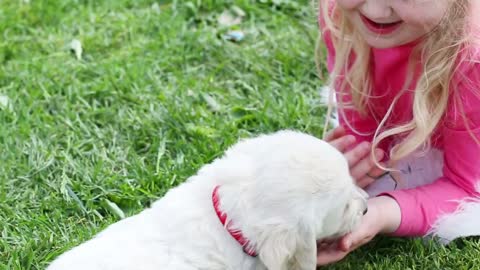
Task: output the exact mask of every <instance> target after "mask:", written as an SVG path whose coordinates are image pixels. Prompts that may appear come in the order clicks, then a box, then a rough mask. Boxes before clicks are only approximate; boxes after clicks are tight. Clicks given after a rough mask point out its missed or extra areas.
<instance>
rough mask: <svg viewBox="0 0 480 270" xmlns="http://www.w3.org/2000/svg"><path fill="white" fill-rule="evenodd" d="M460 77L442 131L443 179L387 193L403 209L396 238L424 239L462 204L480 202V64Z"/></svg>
mask: <svg viewBox="0 0 480 270" xmlns="http://www.w3.org/2000/svg"><path fill="white" fill-rule="evenodd" d="M460 74H462V76H457V78H456V81H457V82H459V83H458V84H457V88H455V89H454V91H453V93H454V94H452V96H451V99H450V100H451V101H450V102H449V105H448V109H447V112H446V116H445V121H444V123H443V126H442V127H441V128H442V130H441V131H440V132H441V133H442V135H443V150H444V168H443V177H441V178H440V179H438V180H437V181H435V182H434V183H432V184H430V185H426V186H422V187H418V188H415V189H411V190H398V191H393V192H388V193H387V194H388V195H389V196H391V197H392V198H394V199H395V200H396V201H397V203H398V204H399V206H400V208H401V213H402V217H401V223H400V227H399V228H398V230H397V231H396V232H395V234H396V235H403V236H418V235H425V234H427V233H428V232H429V231H430V230H431V229H432V226H434V224H435V222H436V221H437V219H438V218H439V217H441V216H442V215H444V214H449V213H453V212H455V211H456V210H457V207H458V206H459V202H460V201H462V200H465V199H467V198H472V197H475V198H480V197H479V196H480V194H479V192H480V64H476V65H474V66H473V67H469V71H468V72H462V73H460ZM452 85H454V84H452ZM465 121H466V122H465Z"/></svg>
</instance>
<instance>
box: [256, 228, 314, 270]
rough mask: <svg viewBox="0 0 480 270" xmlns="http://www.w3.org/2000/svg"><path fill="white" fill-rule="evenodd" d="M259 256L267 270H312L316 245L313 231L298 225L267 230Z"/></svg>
mask: <svg viewBox="0 0 480 270" xmlns="http://www.w3.org/2000/svg"><path fill="white" fill-rule="evenodd" d="M259 256H260V260H261V261H262V262H263V264H264V265H265V267H266V268H267V269H269V270H314V269H315V268H316V265H317V243H316V240H315V235H314V232H313V229H311V228H308V227H307V226H304V225H300V226H298V227H295V228H288V229H287V228H274V229H272V230H269V231H268V234H267V236H266V238H265V239H264V240H263V241H262V244H261V248H260V252H259Z"/></svg>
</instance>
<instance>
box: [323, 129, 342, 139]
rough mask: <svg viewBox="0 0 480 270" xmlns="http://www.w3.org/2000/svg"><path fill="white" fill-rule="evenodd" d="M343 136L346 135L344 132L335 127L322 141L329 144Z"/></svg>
mask: <svg viewBox="0 0 480 270" xmlns="http://www.w3.org/2000/svg"><path fill="white" fill-rule="evenodd" d="M345 134H346V131H345V129H344V128H343V127H337V128H335V129H334V130H331V131H329V132H327V134H326V135H325V138H324V140H325V141H327V142H331V141H333V140H335V139H338V138H340V137H343V136H345Z"/></svg>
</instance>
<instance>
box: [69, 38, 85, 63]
mask: <svg viewBox="0 0 480 270" xmlns="http://www.w3.org/2000/svg"><path fill="white" fill-rule="evenodd" d="M70 50H72V51H73V53H75V57H76V58H77V60H82V53H83V49H82V43H81V42H80V40H78V39H74V40H72V41H71V42H70Z"/></svg>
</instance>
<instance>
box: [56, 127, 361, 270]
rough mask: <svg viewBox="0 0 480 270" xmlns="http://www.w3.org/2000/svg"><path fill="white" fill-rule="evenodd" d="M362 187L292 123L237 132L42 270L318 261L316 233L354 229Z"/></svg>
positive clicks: (280, 268) (278, 268) (328, 150)
mask: <svg viewBox="0 0 480 270" xmlns="http://www.w3.org/2000/svg"><path fill="white" fill-rule="evenodd" d="M217 185H219V186H220V189H219V195H220V206H221V210H222V211H223V212H225V213H227V214H228V218H229V220H231V221H232V223H233V224H234V226H236V228H238V230H241V231H242V233H243V235H244V236H245V237H246V238H247V239H249V240H250V242H251V244H252V245H253V246H254V247H255V249H256V251H257V252H258V254H259V255H258V257H250V256H248V255H247V254H245V253H244V252H243V251H242V248H241V246H240V245H239V244H238V243H237V242H236V241H235V240H234V239H233V238H232V237H231V235H230V234H229V233H228V232H227V230H226V229H225V228H224V227H223V226H222V225H221V223H220V221H219V220H218V218H217V216H216V213H215V212H214V209H213V206H212V199H211V198H212V197H211V196H212V191H213V189H214V187H215V186H217ZM365 209H366V194H365V193H362V191H361V190H359V189H358V188H357V187H356V186H355V185H354V183H353V180H352V178H351V176H350V175H349V170H348V164H347V161H346V160H345V159H344V157H343V155H342V154H341V153H340V152H338V151H337V150H336V149H334V148H333V147H332V146H330V145H329V144H328V143H326V142H324V141H321V140H319V139H317V138H314V137H312V136H310V135H306V134H303V133H299V132H293V131H281V132H277V133H274V134H271V135H263V136H260V137H257V138H253V139H246V140H243V141H241V142H239V143H237V144H236V145H234V146H233V147H231V148H230V149H229V150H228V151H227V152H226V154H225V155H224V156H223V157H222V158H219V159H217V160H215V161H213V162H212V163H211V164H209V165H206V166H204V167H203V168H202V169H201V170H200V171H199V172H198V174H197V175H195V176H192V177H190V178H189V179H188V180H187V181H186V182H185V183H183V184H181V185H180V186H178V187H176V188H173V189H172V190H170V191H169V192H168V193H167V194H166V195H165V196H164V197H163V198H161V199H159V200H158V201H157V202H155V203H154V204H153V205H152V207H151V208H149V209H146V210H144V211H143V212H141V213H140V214H138V215H135V216H132V217H129V218H126V219H124V220H122V221H119V222H117V223H115V224H113V225H111V226H109V227H108V228H106V229H105V230H104V231H102V232H101V233H99V234H98V235H97V236H96V237H94V238H93V239H91V240H90V241H87V242H85V243H83V244H81V245H79V246H78V247H75V248H73V249H72V250H70V251H68V252H66V253H65V254H63V255H61V256H60V257H59V258H57V259H56V260H55V261H54V262H53V263H52V264H51V265H50V266H49V268H48V270H87V269H88V270H134V269H135V270H136V269H139V270H140V269H141V270H153V269H155V270H158V269H162V270H169V269H171V270H189V269H208V270H225V269H232V270H233V269H242V270H243V269H252V270H253V269H255V270H260V269H270V270H286V269H305V270H306V269H311V270H313V269H315V267H316V240H318V239H323V238H329V237H336V236H339V235H343V234H345V233H347V232H349V231H351V230H353V229H354V228H355V227H356V226H357V225H358V223H359V221H360V219H361V216H362V213H363V212H364V210H365Z"/></svg>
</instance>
